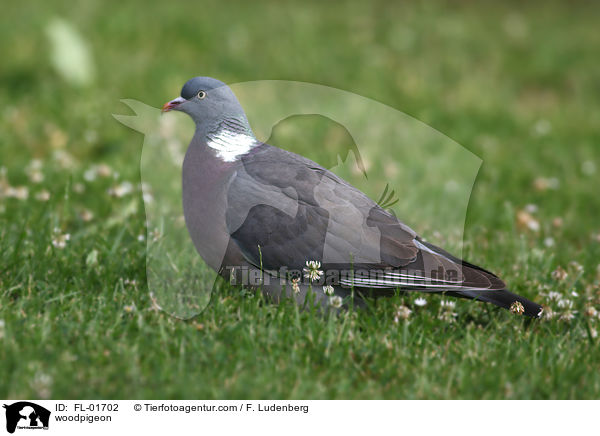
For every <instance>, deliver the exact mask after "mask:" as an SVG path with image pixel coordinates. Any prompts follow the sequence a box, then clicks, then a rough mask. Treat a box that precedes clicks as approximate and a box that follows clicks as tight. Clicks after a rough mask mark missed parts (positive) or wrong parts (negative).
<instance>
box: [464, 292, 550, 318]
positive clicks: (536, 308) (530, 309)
mask: <svg viewBox="0 0 600 436" xmlns="http://www.w3.org/2000/svg"><path fill="white" fill-rule="evenodd" d="M453 294H455V295H456V296H457V297H463V298H470V299H475V300H479V301H485V302H487V303H492V304H495V305H496V306H500V307H503V308H505V309H510V306H511V305H512V304H513V303H514V302H515V301H518V302H519V303H521V304H522V305H523V308H524V309H525V312H524V313H523V314H524V315H527V316H531V317H533V318H539V317H540V316H541V315H542V311H543V308H542V306H540V305H539V304H537V303H534V302H533V301H531V300H528V299H527V298H525V297H521V296H520V295H517V294H513V293H512V292H510V291H508V290H506V289H504V290H500V291H486V290H481V291H470V290H469V291H456V292H453Z"/></svg>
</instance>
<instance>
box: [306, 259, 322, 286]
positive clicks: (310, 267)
mask: <svg viewBox="0 0 600 436" xmlns="http://www.w3.org/2000/svg"><path fill="white" fill-rule="evenodd" d="M320 268H321V262H319V261H317V260H307V261H306V268H304V270H303V271H304V277H306V278H307V279H309V280H310V281H311V282H314V281H316V280H319V279H320V278H321V276H322V275H323V271H321V270H320Z"/></svg>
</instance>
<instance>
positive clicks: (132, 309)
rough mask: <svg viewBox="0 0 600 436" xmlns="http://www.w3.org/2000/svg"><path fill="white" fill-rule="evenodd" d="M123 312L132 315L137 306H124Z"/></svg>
mask: <svg viewBox="0 0 600 436" xmlns="http://www.w3.org/2000/svg"><path fill="white" fill-rule="evenodd" d="M123 310H124V311H125V312H127V313H131V312H133V311H134V310H135V304H128V305H126V306H123Z"/></svg>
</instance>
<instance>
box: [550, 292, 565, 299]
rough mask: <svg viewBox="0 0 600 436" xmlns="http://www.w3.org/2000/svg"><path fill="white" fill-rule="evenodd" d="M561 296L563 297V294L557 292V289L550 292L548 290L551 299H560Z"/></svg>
mask: <svg viewBox="0 0 600 436" xmlns="http://www.w3.org/2000/svg"><path fill="white" fill-rule="evenodd" d="M561 298H562V294H561V293H560V292H556V291H550V292H548V299H549V300H555V301H558V300H560V299H561Z"/></svg>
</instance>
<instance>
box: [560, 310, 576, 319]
mask: <svg viewBox="0 0 600 436" xmlns="http://www.w3.org/2000/svg"><path fill="white" fill-rule="evenodd" d="M576 313H577V312H576V311H570V310H567V311H566V312H565V313H563V314H562V315H561V316H560V319H561V320H562V321H571V320H572V319H573V318H575V314H576Z"/></svg>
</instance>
